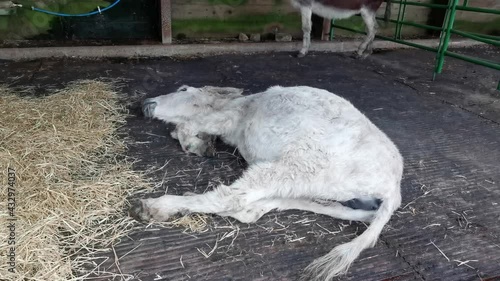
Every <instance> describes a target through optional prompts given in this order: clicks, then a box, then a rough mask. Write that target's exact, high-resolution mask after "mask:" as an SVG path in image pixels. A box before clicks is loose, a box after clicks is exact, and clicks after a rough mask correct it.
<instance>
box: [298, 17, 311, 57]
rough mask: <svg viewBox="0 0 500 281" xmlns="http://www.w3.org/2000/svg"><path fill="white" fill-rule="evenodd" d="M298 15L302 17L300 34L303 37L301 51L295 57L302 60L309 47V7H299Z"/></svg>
mask: <svg viewBox="0 0 500 281" xmlns="http://www.w3.org/2000/svg"><path fill="white" fill-rule="evenodd" d="M300 15H301V17H302V32H303V33H304V35H303V39H302V40H303V43H302V49H301V50H300V52H299V54H298V55H297V57H299V58H302V57H305V55H307V52H308V51H309V47H310V46H311V28H312V18H311V17H312V10H311V7H301V8H300Z"/></svg>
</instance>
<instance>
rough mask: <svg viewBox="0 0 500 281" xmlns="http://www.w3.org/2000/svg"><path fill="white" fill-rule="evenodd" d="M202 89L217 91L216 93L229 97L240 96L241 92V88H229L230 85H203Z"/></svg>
mask: <svg viewBox="0 0 500 281" xmlns="http://www.w3.org/2000/svg"><path fill="white" fill-rule="evenodd" d="M202 90H204V91H207V92H212V93H217V94H220V95H222V96H226V97H230V98H237V97H241V94H242V93H243V89H238V88H231V87H212V86H205V87H203V88H202Z"/></svg>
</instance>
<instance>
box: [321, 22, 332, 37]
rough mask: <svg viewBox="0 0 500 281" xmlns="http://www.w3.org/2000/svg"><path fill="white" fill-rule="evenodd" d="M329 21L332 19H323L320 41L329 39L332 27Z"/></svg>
mask: <svg viewBox="0 0 500 281" xmlns="http://www.w3.org/2000/svg"><path fill="white" fill-rule="evenodd" d="M331 22H332V21H331V20H329V19H323V30H322V32H321V40H322V41H328V40H330V28H332V26H331Z"/></svg>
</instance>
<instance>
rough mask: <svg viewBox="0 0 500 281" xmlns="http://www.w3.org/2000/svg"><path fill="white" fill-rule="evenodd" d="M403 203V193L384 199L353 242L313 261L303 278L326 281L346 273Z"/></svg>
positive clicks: (372, 243) (371, 245)
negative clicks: (368, 224)
mask: <svg viewBox="0 0 500 281" xmlns="http://www.w3.org/2000/svg"><path fill="white" fill-rule="evenodd" d="M400 204H401V194H400V193H399V192H398V193H396V194H392V196H390V197H389V198H386V199H384V200H383V202H382V204H381V205H380V207H379V209H378V210H377V212H376V213H375V217H374V219H373V221H372V223H371V224H370V226H369V227H368V228H367V229H366V230H365V232H363V234H361V235H360V236H358V237H356V238H355V239H353V240H352V241H351V242H348V243H345V244H342V245H339V246H337V247H335V248H333V250H331V251H330V252H329V253H328V254H326V255H324V256H322V257H321V258H318V259H316V260H315V261H313V262H312V263H311V264H310V265H309V266H308V267H307V268H306V269H305V274H304V276H303V280H314V281H319V280H321V281H325V280H331V279H332V278H333V277H336V276H338V275H341V274H344V273H346V272H347V270H348V269H349V266H350V265H351V263H352V262H353V261H354V260H355V259H356V258H357V257H358V256H359V254H360V253H361V252H362V251H363V250H364V249H366V248H369V247H373V246H374V245H375V243H376V242H377V239H378V237H379V235H380V233H381V232H382V229H383V228H384V225H385V224H386V223H387V222H388V221H389V219H390V218H391V216H392V214H393V213H394V211H395V210H396V209H397V208H399V206H400Z"/></svg>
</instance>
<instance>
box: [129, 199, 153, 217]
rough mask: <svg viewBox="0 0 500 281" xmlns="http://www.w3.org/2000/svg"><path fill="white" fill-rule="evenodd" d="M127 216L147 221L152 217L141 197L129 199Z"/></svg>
mask: <svg viewBox="0 0 500 281" xmlns="http://www.w3.org/2000/svg"><path fill="white" fill-rule="evenodd" d="M128 214H129V216H131V217H132V218H134V219H135V220H137V221H140V222H149V221H150V220H151V219H152V216H151V214H149V211H148V208H147V207H146V206H145V204H144V201H143V200H142V199H134V200H131V201H130V209H129V210H128Z"/></svg>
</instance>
